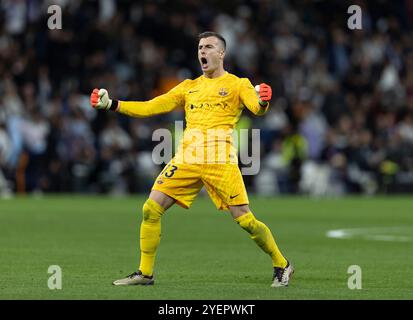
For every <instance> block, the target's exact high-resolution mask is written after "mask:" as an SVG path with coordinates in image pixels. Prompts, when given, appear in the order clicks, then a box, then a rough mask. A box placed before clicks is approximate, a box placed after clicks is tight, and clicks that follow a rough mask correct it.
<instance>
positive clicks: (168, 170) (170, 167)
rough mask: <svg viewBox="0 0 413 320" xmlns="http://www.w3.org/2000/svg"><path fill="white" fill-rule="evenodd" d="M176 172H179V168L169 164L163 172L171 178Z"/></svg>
mask: <svg viewBox="0 0 413 320" xmlns="http://www.w3.org/2000/svg"><path fill="white" fill-rule="evenodd" d="M176 170H178V167H177V166H174V165H170V164H168V165H167V166H166V167H165V169H164V170H163V172H164V175H165V177H167V178H171V177H172V176H173V175H174V174H175V171H176Z"/></svg>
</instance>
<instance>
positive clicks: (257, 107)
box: [240, 78, 272, 116]
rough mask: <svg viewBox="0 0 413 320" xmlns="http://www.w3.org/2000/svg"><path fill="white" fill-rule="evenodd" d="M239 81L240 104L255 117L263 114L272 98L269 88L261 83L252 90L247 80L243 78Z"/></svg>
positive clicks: (252, 87)
mask: <svg viewBox="0 0 413 320" xmlns="http://www.w3.org/2000/svg"><path fill="white" fill-rule="evenodd" d="M241 81H242V82H241V86H240V98H241V102H242V104H243V105H244V106H246V107H247V108H248V109H249V110H250V111H251V112H252V113H254V114H255V115H257V116H261V115H263V114H265V113H266V112H267V110H268V107H269V105H270V103H269V101H270V100H271V96H272V90H271V87H270V86H269V85H267V84H265V83H261V84H260V85H259V86H258V85H257V86H256V88H254V86H253V85H252V84H251V82H250V81H249V80H248V79H246V78H244V79H242V80H241Z"/></svg>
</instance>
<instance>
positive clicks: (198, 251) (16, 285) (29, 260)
mask: <svg viewBox="0 0 413 320" xmlns="http://www.w3.org/2000/svg"><path fill="white" fill-rule="evenodd" d="M144 200H145V198H143V197H128V198H111V197H86V196H46V197H42V198H38V199H35V198H30V197H27V198H24V197H23V198H14V199H11V200H1V201H0V275H1V276H0V299H161V300H163V299H178V300H181V299H182V300H185V299H195V300H208V299H248V300H254V299H259V300H277V299H413V268H412V266H413V242H412V237H413V199H412V198H408V197H395V198H344V199H319V200H315V199H308V198H299V197H291V198H288V197H287V198H256V197H251V198H250V202H251V208H252V210H253V212H254V213H255V215H256V216H257V217H258V218H259V219H260V220H262V221H263V222H265V223H266V224H267V225H268V226H269V227H270V229H271V230H272V232H273V233H274V234H275V236H276V241H277V244H278V245H279V247H280V248H281V250H282V251H283V253H284V254H285V255H286V256H287V257H288V258H289V259H290V260H291V261H292V262H293V264H294V266H295V268H296V273H295V274H294V277H293V279H292V281H291V283H290V286H289V287H288V288H270V283H271V276H272V267H271V262H270V259H269V257H268V256H267V255H265V254H264V253H263V252H261V251H260V250H259V248H258V247H256V245H255V243H253V241H251V239H249V237H248V234H247V233H246V232H245V231H243V230H242V229H241V228H240V227H239V226H238V225H237V224H236V223H234V222H233V221H232V219H231V218H230V215H229V214H228V213H226V212H220V211H217V210H216V209H215V207H214V206H213V205H212V203H211V201H210V200H209V199H208V198H206V197H201V196H199V197H198V198H197V199H196V201H195V203H194V205H193V207H192V208H191V209H190V210H184V209H182V208H180V207H178V206H174V207H173V208H171V209H170V210H169V211H168V212H167V213H166V214H165V216H164V217H163V220H162V241H161V246H160V248H159V250H158V256H157V263H156V267H155V277H156V283H155V286H150V287H135V286H133V287H114V286H112V285H111V282H112V281H113V280H114V279H117V278H120V277H123V276H125V275H127V274H129V273H131V272H133V271H135V270H136V269H137V267H138V261H139V257H138V228H139V224H140V221H141V208H142V205H143V202H144ZM372 227H374V228H392V227H393V228H394V229H389V230H393V231H391V232H393V233H394V232H398V233H399V234H398V235H399V236H403V237H405V238H406V239H407V240H406V241H399V242H397V241H379V240H380V239H378V240H377V239H376V240H374V239H365V238H363V237H362V236H359V237H356V238H351V239H332V238H327V237H326V232H327V231H328V230H333V229H343V228H344V229H347V228H367V229H365V230H370V229H369V228H372ZM400 233H402V234H400ZM390 236H392V235H390ZM409 239H410V240H409ZM382 240H383V239H382ZM384 240H391V239H384ZM50 265H59V266H60V267H61V269H62V289H61V290H50V289H49V288H48V286H47V281H48V278H49V276H51V274H48V272H47V270H48V267H49V266H50ZM350 265H359V266H360V267H361V270H362V289H361V290H350V289H349V288H348V286H347V284H348V278H349V277H350V276H351V275H350V274H348V273H347V269H348V267H349V266H350Z"/></svg>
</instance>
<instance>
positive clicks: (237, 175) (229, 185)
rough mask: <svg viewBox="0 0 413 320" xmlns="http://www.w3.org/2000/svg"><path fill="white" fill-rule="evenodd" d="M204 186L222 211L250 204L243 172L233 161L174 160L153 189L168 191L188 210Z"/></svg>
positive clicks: (166, 167) (159, 176)
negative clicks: (181, 161)
mask: <svg viewBox="0 0 413 320" xmlns="http://www.w3.org/2000/svg"><path fill="white" fill-rule="evenodd" d="M203 186H205V189H206V190H207V192H208V194H209V196H210V197H211V199H212V201H213V202H214V204H215V206H216V207H217V208H218V209H220V210H228V206H236V205H244V204H249V201H248V196H247V191H246V189H245V185H244V180H243V179H242V175H241V171H240V169H239V168H238V165H237V164H231V163H226V164H217V163H211V164H187V163H174V159H172V160H171V161H170V162H169V163H168V164H167V165H166V166H165V168H164V169H163V170H162V172H161V173H160V174H159V175H158V177H157V178H156V180H155V183H154V185H153V187H152V190H158V191H161V192H163V193H165V194H167V195H168V196H170V197H172V198H174V199H175V200H176V201H177V203H178V204H179V205H180V206H182V207H183V208H186V209H188V208H189V207H190V206H191V204H192V202H193V201H194V199H195V197H196V196H197V195H198V193H199V191H200V190H201V188H202V187H203Z"/></svg>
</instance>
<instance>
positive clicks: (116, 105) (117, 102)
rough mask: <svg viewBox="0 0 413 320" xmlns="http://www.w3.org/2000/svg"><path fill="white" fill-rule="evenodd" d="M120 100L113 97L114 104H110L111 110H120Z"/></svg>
mask: <svg viewBox="0 0 413 320" xmlns="http://www.w3.org/2000/svg"><path fill="white" fill-rule="evenodd" d="M119 106H120V101H119V100H115V99H112V105H111V106H110V108H109V110H111V111H115V112H117V111H118V110H119Z"/></svg>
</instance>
